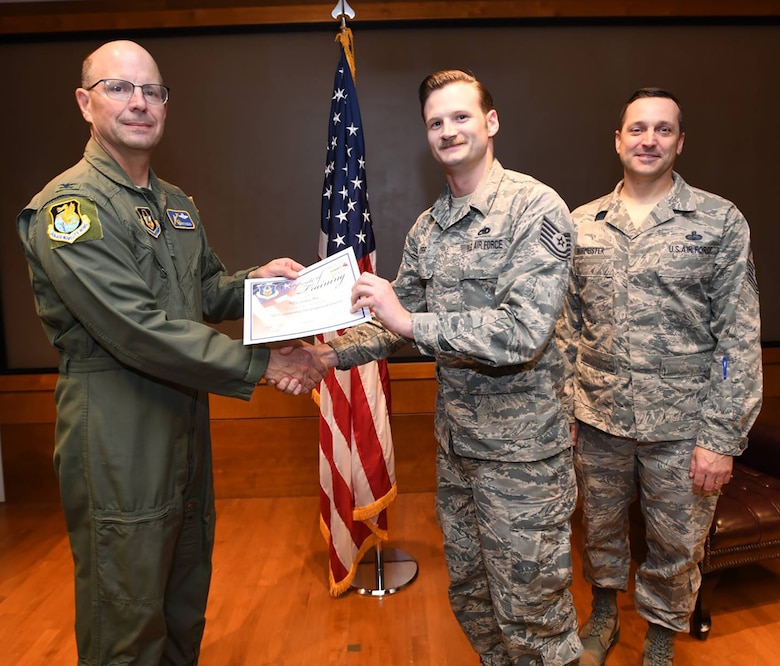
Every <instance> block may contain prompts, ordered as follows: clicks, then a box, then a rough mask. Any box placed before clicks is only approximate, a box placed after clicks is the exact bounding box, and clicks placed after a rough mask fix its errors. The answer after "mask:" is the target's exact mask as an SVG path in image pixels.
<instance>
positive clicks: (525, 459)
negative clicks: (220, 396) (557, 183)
mask: <svg viewBox="0 0 780 666" xmlns="http://www.w3.org/2000/svg"><path fill="white" fill-rule="evenodd" d="M420 102H421V106H422V111H423V118H424V120H425V124H426V128H427V134H428V142H429V145H430V148H431V151H432V153H433V156H434V158H435V159H436V160H437V161H438V162H440V163H441V164H442V165H443V167H444V170H445V174H446V177H447V186H446V187H445V188H444V191H443V193H442V194H441V196H440V197H439V198H438V200H437V201H436V202H435V203H434V205H433V207H432V208H430V209H429V210H427V211H425V212H424V213H422V215H420V217H419V218H418V219H417V222H416V223H415V225H414V227H413V228H412V230H411V231H410V232H409V234H408V236H407V238H406V243H405V248H404V254H403V259H402V263H401V266H400V268H399V271H398V276H397V277H396V279H395V281H394V282H393V283H392V284H390V283H389V282H387V281H386V280H383V279H381V278H379V277H378V276H375V275H372V274H363V275H362V276H361V278H360V279H359V280H358V282H357V283H356V285H355V287H354V289H353V292H352V296H353V304H354V306H355V308H356V309H357V308H359V307H370V308H372V309H373V311H374V314H375V315H376V317H377V319H378V320H379V321H378V322H372V323H369V324H364V325H363V326H360V327H356V328H353V329H351V330H349V331H348V332H346V333H345V334H344V335H343V336H342V337H340V338H337V339H335V340H333V341H332V342H330V343H329V344H330V345H331V346H332V348H333V349H335V353H334V351H333V349H331V348H330V347H328V346H327V345H323V347H324V349H322V348H319V347H318V350H319V351H320V353H322V354H323V355H324V356H325V357H326V362H327V363H328V364H329V365H337V366H338V368H339V369H347V368H349V367H352V366H355V365H359V364H362V363H365V362H367V361H369V360H372V359H378V358H383V357H385V356H387V355H388V354H389V353H391V352H392V351H393V350H394V349H395V348H397V347H398V346H400V345H403V344H404V343H405V342H407V341H408V340H412V341H413V342H414V344H415V345H416V346H417V347H418V348H419V349H420V351H421V352H422V353H423V354H426V355H430V356H434V357H435V358H436V372H437V377H438V380H439V392H438V395H437V402H436V416H435V429H436V436H437V439H438V441H439V443H440V445H441V446H440V447H439V449H438V454H437V477H438V491H437V515H438V519H439V523H440V525H441V528H442V531H443V533H444V549H445V555H446V559H447V565H448V568H449V573H450V581H451V582H450V602H451V605H452V609H453V611H454V613H455V615H456V617H457V619H458V621H459V622H460V624H461V626H462V627H463V630H464V632H465V633H466V635H467V636H468V638H469V640H470V641H471V643H472V645H473V646H474V649H475V650H476V651H477V652H478V653H479V656H480V659H481V661H482V663H483V664H492V665H494V666H505V665H507V666H508V665H510V664H523V665H532V664H533V665H538V666H542V665H543V664H544V665H545V666H551V665H559V664H567V663H572V662H574V661H575V660H576V659H577V657H578V656H579V654H580V652H581V650H582V647H581V644H580V640H579V638H578V636H577V622H576V614H575V612H574V609H573V605H572V599H571V595H570V593H569V591H568V587H569V585H570V583H571V551H570V526H569V520H570V517H571V514H572V512H573V510H574V506H575V503H576V479H575V475H574V469H573V464H572V460H571V441H570V437H569V431H568V424H567V420H566V417H565V414H564V411H563V409H562V405H561V403H560V401H559V399H558V397H557V392H556V388H557V387H559V385H560V381H561V378H562V370H563V368H562V359H561V358H560V355H559V353H558V350H557V348H556V345H555V342H554V340H553V332H554V328H555V322H556V319H557V317H558V315H559V312H560V308H561V305H562V303H563V298H564V296H565V292H566V285H567V281H568V274H569V262H570V242H571V237H570V232H571V226H570V224H571V223H570V218H569V214H568V210H567V207H566V205H565V204H564V202H563V201H562V200H561V198H560V197H559V196H558V195H557V194H556V193H555V192H554V191H553V190H552V189H550V188H549V187H547V186H545V185H543V184H541V183H540V182H538V181H536V180H534V179H533V178H531V177H529V176H526V175H523V174H520V173H516V172H514V171H508V170H505V169H504V168H503V167H502V166H501V164H499V162H498V161H497V160H495V159H494V158H493V137H494V136H495V134H496V132H497V131H498V126H499V125H498V115H497V113H496V110H495V109H494V108H493V101H492V98H491V96H490V93H489V92H488V91H487V90H486V89H485V88H484V87H483V86H482V85H481V84H480V83H479V82H478V81H477V80H476V79H474V77H473V76H471V75H469V74H466V73H465V72H462V71H459V70H450V71H443V72H437V73H435V74H432V75H431V76H429V77H427V78H426V79H425V81H423V83H422V85H421V87H420ZM379 322H381V324H380V323H379Z"/></svg>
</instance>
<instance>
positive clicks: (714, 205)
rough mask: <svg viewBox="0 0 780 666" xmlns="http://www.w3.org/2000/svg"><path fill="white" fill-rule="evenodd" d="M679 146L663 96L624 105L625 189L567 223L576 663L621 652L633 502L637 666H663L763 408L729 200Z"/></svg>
mask: <svg viewBox="0 0 780 666" xmlns="http://www.w3.org/2000/svg"><path fill="white" fill-rule="evenodd" d="M684 138H685V134H684V133H683V131H682V113H681V111H680V106H679V103H678V102H677V99H676V98H675V97H674V96H673V95H671V94H670V93H668V92H666V91H663V90H659V89H656V88H650V89H642V90H639V91H637V92H635V93H634V94H633V95H632V96H631V97H630V98H629V100H628V102H627V103H626V106H625V107H624V108H623V112H622V113H621V116H620V123H619V127H618V130H617V131H616V132H615V146H616V150H617V153H618V155H619V157H620V160H621V162H622V164H623V170H624V179H623V181H621V182H620V183H619V184H618V185H617V187H616V188H615V190H614V191H613V192H612V193H611V194H608V195H607V196H604V197H602V198H600V199H597V200H596V201H593V202H591V203H589V204H587V205H585V206H582V207H581V208H578V209H577V210H575V211H574V213H573V219H574V224H575V232H576V242H575V248H574V259H573V271H572V280H571V285H570V289H569V294H568V297H567V301H566V304H565V306H564V312H563V314H562V316H561V319H560V321H559V325H558V329H557V335H558V340H559V343H560V345H561V348H562V350H563V351H564V355H565V357H566V359H567V362H569V363H571V365H572V366H573V369H572V372H573V380H572V375H569V376H568V377H569V379H568V381H567V389H566V395H567V396H568V398H571V399H572V401H573V417H572V431H573V435H574V437H573V439H574V441H575V442H576V448H575V452H574V457H575V465H576V469H577V475H578V481H579V484H580V490H581V494H582V498H583V514H584V520H583V522H584V525H585V553H584V569H585V578H586V579H587V580H588V581H589V582H590V583H591V584H592V586H593V595H594V597H593V612H592V614H591V616H590V618H589V620H588V621H587V622H586V623H585V625H584V626H583V628H582V630H581V631H580V636H581V637H582V639H583V644H584V645H585V648H586V652H585V654H584V655H583V657H582V659H581V661H580V663H581V665H582V666H590V665H592V664H603V663H604V660H605V658H606V653H607V651H608V650H609V648H610V647H611V646H612V645H613V644H614V643H615V642H617V640H618V635H619V623H618V618H617V607H616V591H617V590H623V591H625V590H626V589H627V586H628V572H629V564H630V552H629V544H628V524H629V520H628V508H629V505H630V503H631V502H632V501H633V500H634V498H635V497H636V495H637V492H638V494H639V499H640V504H641V508H642V513H643V515H644V518H645V523H646V539H647V557H646V559H645V561H644V562H642V563H641V565H640V567H639V569H638V570H637V573H636V596H635V602H636V607H637V611H638V612H639V614H640V615H641V616H642V617H644V618H645V619H647V620H648V622H649V627H648V632H647V636H646V639H645V644H644V657H643V659H644V661H643V663H644V664H646V665H653V666H656V665H659V666H660V665H663V666H666V665H669V664H672V660H673V654H674V637H675V636H676V633H677V632H681V631H688V626H689V621H690V615H691V613H692V611H693V608H694V605H695V601H696V594H697V591H698V589H699V584H700V581H701V576H700V573H699V568H698V566H697V563H698V562H699V561H700V560H701V558H702V556H703V546H704V540H705V538H706V535H707V532H708V530H709V527H710V523H711V521H712V516H713V512H714V510H715V504H716V502H717V499H718V494H719V492H720V488H721V487H722V485H723V484H724V483H728V481H729V479H730V476H731V469H732V460H733V456H735V455H739V453H740V452H741V451H742V450H743V448H744V447H745V445H746V441H747V433H748V430H749V429H750V426H751V425H752V424H753V422H754V420H755V418H756V415H757V414H758V411H759V407H760V404H761V343H760V334H759V308H758V288H757V285H756V277H755V270H754V266H753V257H752V253H751V250H750V235H749V229H748V225H747V222H746V221H745V218H744V217H743V216H742V214H741V213H740V212H739V210H737V208H736V207H735V206H734V205H733V204H732V203H731V202H729V201H726V200H725V199H722V198H721V197H718V196H715V195H713V194H710V193H708V192H704V191H702V190H699V189H695V188H693V187H690V186H689V185H687V184H686V183H685V181H684V180H683V179H682V178H681V177H680V176H679V175H678V174H677V173H675V172H674V171H673V170H672V169H673V165H674V161H675V158H676V156H677V155H679V154H680V153H681V152H682V148H683V141H684ZM574 417H576V421H574ZM578 426H579V433H578V436H577V429H578Z"/></svg>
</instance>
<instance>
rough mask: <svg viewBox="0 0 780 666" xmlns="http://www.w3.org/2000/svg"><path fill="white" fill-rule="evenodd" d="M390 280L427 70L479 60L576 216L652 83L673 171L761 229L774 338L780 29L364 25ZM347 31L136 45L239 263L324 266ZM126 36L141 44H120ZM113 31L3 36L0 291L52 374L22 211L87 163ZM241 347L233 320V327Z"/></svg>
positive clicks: (427, 183) (187, 181) (177, 156)
mask: <svg viewBox="0 0 780 666" xmlns="http://www.w3.org/2000/svg"><path fill="white" fill-rule="evenodd" d="M352 28H353V30H354V32H355V39H356V46H357V68H358V69H357V87H358V93H359V95H360V106H361V111H362V115H363V122H364V125H365V136H366V145H367V167H368V188H369V192H370V197H371V208H372V212H373V219H374V225H375V227H374V228H375V233H376V238H377V248H378V256H379V269H378V270H379V273H380V274H381V275H383V276H385V277H388V278H392V277H393V276H394V275H395V270H396V268H397V266H398V263H399V260H400V256H401V250H402V247H403V239H404V235H405V233H406V231H407V230H408V228H409V227H410V225H411V224H412V222H413V221H414V219H415V217H416V216H417V214H418V213H419V212H420V211H422V210H423V209H425V208H426V207H428V206H429V205H430V204H431V203H432V201H433V200H434V198H435V197H436V195H437V194H438V192H439V190H440V189H441V187H442V185H443V177H442V175H441V173H440V170H439V168H438V167H437V166H436V165H435V164H434V163H433V161H432V159H431V158H430V156H429V153H428V148H427V145H426V142H425V135H424V132H423V127H422V122H421V119H420V111H419V107H418V103H417V99H416V91H417V86H418V85H419V82H420V81H421V80H422V78H423V77H424V76H425V75H426V74H428V73H430V72H431V71H433V70H435V69H440V68H448V67H461V68H469V69H472V70H473V71H474V72H475V73H476V74H477V76H478V77H480V78H481V79H482V80H483V81H484V82H485V83H486V84H487V86H488V87H489V88H490V89H491V91H492V92H493V95H494V97H495V100H496V104H497V108H498V111H499V117H500V121H501V129H500V132H499V135H498V138H497V144H496V145H497V155H498V158H499V159H500V160H501V161H502V162H503V164H504V165H505V166H506V167H509V168H513V169H517V170H520V171H525V172H527V173H530V174H532V175H534V176H536V177H537V178H539V179H540V180H542V181H544V182H546V183H548V184H550V185H552V186H553V187H555V188H556V189H557V190H558V191H559V192H560V194H561V195H562V196H563V197H564V199H565V200H566V201H567V203H568V204H569V205H570V206H571V207H575V206H577V205H580V204H582V203H584V202H586V201H588V200H590V199H593V198H595V197H596V196H599V195H601V194H603V193H605V192H607V191H609V190H611V189H612V188H613V187H614V185H615V183H616V182H617V180H618V179H619V177H620V168H619V164H618V161H617V158H616V156H615V152H614V142H613V130H614V126H615V122H616V116H617V113H618V110H619V108H620V106H621V105H622V103H623V101H624V100H625V98H626V97H627V96H628V95H629V94H630V93H631V92H632V91H633V90H634V89H635V88H638V87H641V86H647V85H657V86H662V87H667V88H669V89H671V90H673V91H674V92H676V93H677V94H678V96H679V97H680V98H681V99H682V102H683V106H684V112H685V121H686V126H687V130H688V132H687V134H688V135H687V138H686V143H685V152H684V153H683V155H682V157H681V158H680V159H679V160H678V165H677V166H678V170H679V171H680V172H681V174H682V175H683V176H684V177H685V178H686V180H687V181H688V182H689V183H691V184H693V185H696V186H699V187H702V188H704V189H708V190H711V191H714V192H717V193H718V194H721V195H723V196H725V197H727V198H729V199H731V200H732V201H734V202H735V203H736V204H737V205H738V206H739V207H740V209H741V210H742V211H743V212H744V213H745V215H746V216H747V218H748V220H749V222H750V224H751V227H752V231H753V239H754V252H755V257H756V264H757V271H758V279H759V284H760V287H761V298H762V317H763V337H764V340H765V341H768V342H772V341H780V314H778V313H777V311H776V308H775V307H774V306H773V304H774V303H776V302H777V301H778V297H779V296H780V295H779V294H778V291H779V290H780V280H779V279H778V268H777V262H776V260H775V258H774V254H775V249H776V248H777V247H778V240H779V238H778V236H780V228H778V225H777V224H776V223H775V221H774V210H773V208H772V207H771V202H772V200H773V198H774V190H775V189H776V181H777V175H778V168H777V156H778V155H780V134H778V132H776V131H775V130H774V127H775V125H776V122H777V121H776V115H777V109H778V108H780V86H778V85H777V72H778V71H779V67H780V25H778V24H776V22H774V23H772V24H762V25H744V24H741V25H733V26H726V25H704V24H700V25H693V24H678V25H627V24H625V23H621V24H604V25H594V24H592V23H588V24H582V25H575V24H567V25H557V24H546V25H542V24H536V25H534V24H531V25H528V24H526V25H515V26H507V27H494V26H474V27H465V26H464V27H452V26H448V27H441V28H437V27H412V28H409V27H404V28H399V27H394V28H376V27H368V26H367V27H365V28H364V27H362V26H361V25H360V24H359V23H356V24H355V25H353V26H352ZM334 35H335V30H309V31H300V32H298V31H292V32H279V31H268V30H265V31H260V30H258V31H256V32H249V31H245V32H239V33H226V32H222V33H215V34H189V35H186V34H178V33H174V34H167V35H164V36H163V35H157V34H155V35H153V36H144V37H141V38H139V39H138V41H140V42H141V43H142V44H143V45H144V46H146V47H147V48H148V49H149V50H150V51H151V52H152V53H153V55H155V57H156V58H157V60H158V62H159V64H160V67H161V69H162V71H163V75H164V76H165V79H166V82H167V83H168V84H169V85H170V86H171V88H172V93H171V101H170V103H169V104H170V106H169V110H168V124H167V130H166V136H165V139H164V140H163V143H162V144H161V145H160V147H159V148H158V150H157V153H156V156H155V161H154V165H155V170H156V172H157V173H158V175H159V176H161V177H162V178H165V179H167V180H170V181H172V182H174V183H176V184H177V185H179V186H181V187H182V188H183V189H185V190H186V191H187V192H189V193H190V194H192V196H193V197H194V199H195V202H196V203H197V205H198V206H199V208H200V211H201V214H202V216H203V219H204V222H205V224H206V228H207V230H208V233H209V238H210V241H211V243H212V245H213V246H214V247H215V248H216V250H217V252H218V253H219V254H220V256H221V258H222V259H223V261H224V262H225V263H226V264H227V266H228V267H229V268H230V269H231V270H237V269H239V268H242V267H245V266H248V265H252V264H257V263H262V262H264V261H266V260H268V259H270V258H272V257H274V256H279V255H291V256H294V257H296V258H297V259H298V260H300V261H301V262H303V263H310V262H312V261H314V260H315V259H316V252H317V239H318V233H319V232H318V229H319V227H318V225H319V219H318V216H319V209H320V196H321V185H322V176H323V168H324V160H325V142H326V130H327V114H328V112H329V108H330V91H331V86H332V83H333V75H334V69H335V67H336V63H337V60H338V49H337V46H336V44H335V43H334V42H333V37H334ZM122 36H123V37H130V38H133V35H122ZM102 41H104V40H102V39H92V38H90V39H81V38H58V39H56V40H46V39H42V38H34V39H33V38H30V39H27V40H20V39H16V40H11V41H7V42H5V43H3V44H0V71H2V72H3V78H4V88H5V99H6V101H5V103H4V104H3V105H2V106H0V126H2V127H3V128H4V130H5V132H4V145H5V151H4V159H2V160H0V187H1V188H2V196H0V219H2V220H3V224H2V225H0V281H1V286H2V294H1V296H2V297H1V298H0V302H1V303H2V315H3V320H4V324H5V331H4V333H5V343H6V357H7V366H8V369H10V370H18V369H36V368H45V367H53V366H55V365H56V356H55V355H54V354H53V352H52V351H51V350H50V348H49V347H48V343H47V342H46V340H45V338H44V335H43V332H42V330H41V326H40V323H39V321H38V319H37V316H36V314H35V312H34V308H33V302H32V294H31V290H30V287H29V284H28V280H27V272H26V265H25V263H24V259H23V257H22V253H21V251H20V250H19V246H18V241H17V239H16V235H15V227H14V220H15V217H16V215H17V213H18V211H19V210H20V209H21V208H22V207H23V206H24V205H25V204H26V203H27V201H28V200H29V199H30V197H31V196H32V195H33V194H35V193H36V192H37V191H38V190H39V189H40V188H41V186H42V185H43V184H44V183H45V182H47V181H48V180H49V179H50V178H52V177H54V176H55V175H56V174H57V173H58V172H59V171H61V170H63V169H65V168H66V167H68V166H70V165H71V164H72V163H74V162H75V161H77V160H78V159H79V157H80V155H81V152H82V150H83V146H84V143H85V142H86V139H87V134H88V133H87V126H86V124H85V123H84V121H83V120H82V119H81V116H80V114H79V112H78V109H77V107H76V103H75V100H74V95H73V90H74V89H75V88H76V87H77V85H78V79H79V73H80V64H81V60H82V59H83V57H84V56H85V55H86V54H87V53H88V52H90V51H91V50H92V49H93V48H95V47H96V46H98V45H99V44H100V43H101V42H102ZM226 330H228V331H229V332H230V333H231V334H233V335H234V336H236V337H239V336H240V328H239V327H237V326H236V327H228V328H227V329H226Z"/></svg>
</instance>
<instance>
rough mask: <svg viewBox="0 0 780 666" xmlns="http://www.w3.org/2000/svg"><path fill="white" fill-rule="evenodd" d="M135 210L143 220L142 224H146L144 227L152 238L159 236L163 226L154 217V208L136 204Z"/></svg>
mask: <svg viewBox="0 0 780 666" xmlns="http://www.w3.org/2000/svg"><path fill="white" fill-rule="evenodd" d="M135 212H136V215H138V219H139V220H141V224H143V225H144V229H146V230H147V231H148V232H149V235H150V236H151V237H152V238H159V236H160V232H161V231H162V227H161V226H160V223H159V222H158V221H157V220H155V219H154V215H153V214H152V209H151V208H148V207H146V206H136V207H135Z"/></svg>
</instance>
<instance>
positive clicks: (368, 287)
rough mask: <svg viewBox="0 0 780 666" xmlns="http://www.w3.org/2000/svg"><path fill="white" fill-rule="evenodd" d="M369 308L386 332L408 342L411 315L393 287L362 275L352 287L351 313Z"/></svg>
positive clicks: (411, 332) (372, 277) (410, 337)
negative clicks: (390, 332) (406, 339)
mask: <svg viewBox="0 0 780 666" xmlns="http://www.w3.org/2000/svg"><path fill="white" fill-rule="evenodd" d="M360 308H370V309H371V311H372V312H373V313H374V315H376V318H377V319H379V321H381V322H382V324H383V325H384V326H385V328H387V329H388V330H390V331H392V332H393V333H398V335H403V336H404V337H405V338H409V339H410V340H411V339H412V338H413V337H414V332H413V331H412V315H411V313H410V312H409V311H408V310H407V309H406V308H404V306H403V305H401V302H400V301H399V300H398V296H396V295H395V291H394V290H393V285H392V284H390V283H389V282H388V281H387V280H385V279H384V278H381V277H379V276H378V275H374V274H373V273H363V274H362V275H361V276H360V277H359V278H358V279H357V281H356V282H355V284H354V285H353V286H352V312H357V311H358V310H359V309H360Z"/></svg>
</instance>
